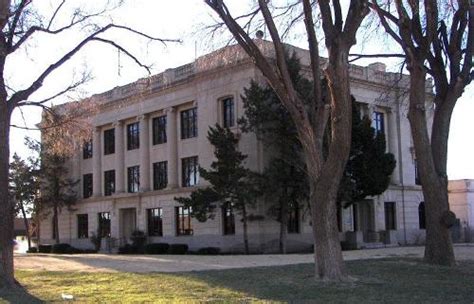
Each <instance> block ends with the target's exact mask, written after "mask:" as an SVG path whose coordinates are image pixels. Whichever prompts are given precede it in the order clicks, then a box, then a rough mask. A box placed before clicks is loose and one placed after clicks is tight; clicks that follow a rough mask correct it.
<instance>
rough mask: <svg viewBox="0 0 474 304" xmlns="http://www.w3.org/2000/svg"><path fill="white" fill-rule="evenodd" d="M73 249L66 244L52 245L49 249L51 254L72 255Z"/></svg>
mask: <svg viewBox="0 0 474 304" xmlns="http://www.w3.org/2000/svg"><path fill="white" fill-rule="evenodd" d="M73 251H74V248H73V247H71V245H69V244H67V243H59V244H54V245H53V246H52V247H51V253H62V254H64V253H73Z"/></svg>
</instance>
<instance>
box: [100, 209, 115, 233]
mask: <svg viewBox="0 0 474 304" xmlns="http://www.w3.org/2000/svg"><path fill="white" fill-rule="evenodd" d="M111 222H112V219H111V217H110V212H108V211H105V212H99V213H97V223H98V225H97V227H98V229H97V230H98V234H99V236H100V237H102V238H106V237H110V235H111ZM103 225H105V227H104V226H103ZM104 228H107V229H104Z"/></svg>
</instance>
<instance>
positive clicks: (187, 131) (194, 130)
mask: <svg viewBox="0 0 474 304" xmlns="http://www.w3.org/2000/svg"><path fill="white" fill-rule="evenodd" d="M197 135H198V125H197V108H192V109H189V110H185V111H181V139H186V138H191V137H196V136H197Z"/></svg>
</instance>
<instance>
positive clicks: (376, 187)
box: [239, 54, 395, 253]
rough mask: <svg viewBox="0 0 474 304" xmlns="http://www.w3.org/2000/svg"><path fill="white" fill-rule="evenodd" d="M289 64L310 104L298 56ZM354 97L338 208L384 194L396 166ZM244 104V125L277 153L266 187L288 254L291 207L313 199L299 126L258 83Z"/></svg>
mask: <svg viewBox="0 0 474 304" xmlns="http://www.w3.org/2000/svg"><path fill="white" fill-rule="evenodd" d="M287 63H288V66H289V70H290V74H291V79H292V81H293V84H294V86H295V88H297V90H298V93H299V95H300V96H301V98H302V100H303V101H304V102H305V104H307V105H309V104H310V100H311V99H312V84H311V81H309V80H308V79H306V78H304V77H303V76H302V75H301V65H300V62H299V60H298V58H297V57H296V56H295V54H293V55H292V56H291V57H288V58H287ZM324 93H325V92H323V96H325V95H326V94H324ZM352 99H353V101H352V102H353V107H352V108H353V110H352V142H351V154H350V156H349V161H348V163H347V165H346V170H345V172H344V175H343V179H342V180H341V183H340V186H339V191H338V204H339V206H338V208H339V207H340V205H341V204H342V205H343V206H344V207H348V206H349V205H350V204H352V203H354V202H356V201H358V200H361V199H363V198H365V197H367V196H373V195H379V194H381V193H383V192H384V191H385V190H386V189H387V187H388V185H389V182H390V175H391V173H392V172H393V169H394V168H395V159H394V157H393V155H392V154H390V153H386V151H385V136H384V135H383V134H379V133H376V132H375V130H374V129H373V128H372V127H371V120H370V118H368V117H363V118H361V114H360V111H359V107H358V106H357V103H356V102H355V100H354V98H352ZM242 100H243V103H244V116H243V117H242V118H241V119H240V120H239V125H240V126H241V128H242V130H243V131H244V132H254V133H255V134H256V135H257V137H258V138H259V139H260V140H261V141H263V142H264V143H265V145H266V147H267V148H268V150H269V152H270V154H271V155H272V158H271V160H270V161H269V163H268V165H267V167H266V168H265V171H264V173H263V176H264V180H265V182H264V183H263V184H260V185H261V186H262V188H261V191H263V193H264V194H265V196H266V197H267V198H268V199H269V200H270V201H273V202H275V204H273V206H272V207H271V208H270V210H271V213H273V214H276V217H277V219H278V220H279V221H280V224H281V225H280V251H281V252H282V253H283V252H285V251H286V232H287V224H288V222H287V221H288V212H289V211H290V210H289V206H293V205H295V204H298V205H302V202H304V201H306V200H307V198H308V197H309V194H308V191H309V187H308V181H307V175H306V172H305V170H306V168H305V161H304V159H303V158H302V147H301V144H300V142H299V141H298V138H297V132H296V127H295V125H294V122H293V121H292V120H291V119H290V115H289V113H288V111H287V110H286V109H285V107H284V106H283V105H282V103H281V102H280V101H279V99H278V97H277V95H276V94H275V92H274V91H273V89H272V88H270V87H265V86H261V85H259V84H258V83H257V82H255V81H253V80H252V81H251V83H250V86H249V87H248V88H246V89H245V90H244V95H243V96H242ZM328 129H329V126H328ZM329 131H330V130H327V132H329ZM325 146H326V147H327V145H325ZM275 210H276V212H273V211H275Z"/></svg>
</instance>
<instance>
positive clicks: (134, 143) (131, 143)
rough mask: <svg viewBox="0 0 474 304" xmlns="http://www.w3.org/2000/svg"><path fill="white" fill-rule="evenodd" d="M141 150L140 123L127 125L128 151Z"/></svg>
mask: <svg viewBox="0 0 474 304" xmlns="http://www.w3.org/2000/svg"><path fill="white" fill-rule="evenodd" d="M138 148H140V127H139V124H138V122H135V123H132V124H129V125H127V150H134V149H138Z"/></svg>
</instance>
